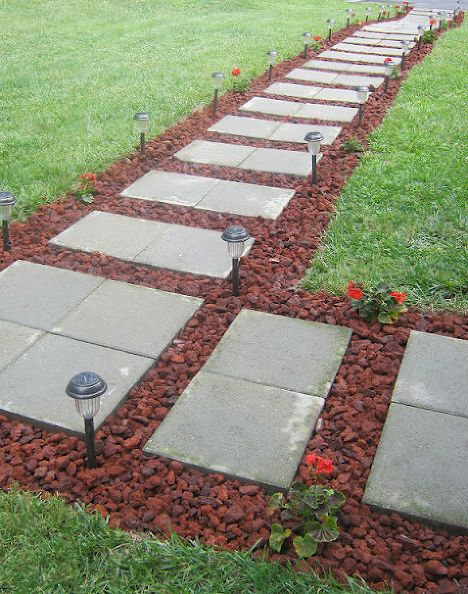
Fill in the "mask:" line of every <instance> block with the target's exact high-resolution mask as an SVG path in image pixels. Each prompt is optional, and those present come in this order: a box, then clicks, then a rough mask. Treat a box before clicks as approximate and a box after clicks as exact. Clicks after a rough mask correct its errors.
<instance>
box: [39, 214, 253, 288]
mask: <svg viewBox="0 0 468 594" xmlns="http://www.w3.org/2000/svg"><path fill="white" fill-rule="evenodd" d="M141 223H144V224H145V229H146V231H147V233H146V237H145V240H144V241H143V242H142V243H141V245H140V249H139V251H138V252H137V253H135V252H134V251H133V250H132V252H131V253H129V254H128V255H127V256H122V255H121V254H122V250H121V249H120V246H121V242H122V241H123V240H124V238H125V236H124V238H122V233H125V234H126V235H129V236H130V237H133V236H134V235H136V234H138V232H139V230H140V225H141ZM50 243H51V244H52V245H56V246H61V247H65V248H68V249H72V250H80V251H83V252H95V251H98V252H101V253H102V254H107V255H109V256H112V257H114V258H119V259H121V260H127V261H130V262H135V263H138V264H145V265H147V266H152V267H156V268H167V269H169V270H177V271H180V272H189V273H191V274H201V275H207V276H212V277H217V278H226V277H227V276H228V275H229V273H230V272H231V268H232V262H231V259H230V257H229V255H228V253H227V249H226V246H225V244H224V242H223V241H222V239H221V233H220V232H218V231H211V230H208V229H199V228H196V227H185V226H183V225H172V224H170V223H162V222H159V221H147V220H144V219H135V218H134V217H127V216H122V215H117V214H113V213H108V212H99V211H93V212H91V213H90V214H88V215H87V216H85V217H83V218H82V219H81V220H79V221H78V222H76V223H75V224H74V225H72V226H71V227H69V228H68V229H66V230H65V231H63V232H62V233H60V234H59V235H57V236H56V237H54V238H53V239H51V241H50ZM252 243H253V240H249V242H247V245H248V248H249V249H250V246H251V245H252ZM114 246H115V249H114Z"/></svg>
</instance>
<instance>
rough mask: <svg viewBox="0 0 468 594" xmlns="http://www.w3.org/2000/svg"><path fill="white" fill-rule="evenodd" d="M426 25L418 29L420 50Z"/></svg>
mask: <svg viewBox="0 0 468 594" xmlns="http://www.w3.org/2000/svg"><path fill="white" fill-rule="evenodd" d="M424 31H425V28H424V25H419V27H418V49H421V42H422V37H423V35H424Z"/></svg>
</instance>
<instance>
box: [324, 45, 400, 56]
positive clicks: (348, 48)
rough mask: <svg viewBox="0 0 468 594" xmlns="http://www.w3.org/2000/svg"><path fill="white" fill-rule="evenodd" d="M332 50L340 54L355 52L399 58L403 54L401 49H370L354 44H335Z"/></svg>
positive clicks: (370, 47)
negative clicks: (340, 52)
mask: <svg viewBox="0 0 468 594" xmlns="http://www.w3.org/2000/svg"><path fill="white" fill-rule="evenodd" d="M332 49H333V50H338V51H342V52H357V53H363V54H377V55H378V54H384V55H385V56H401V55H402V54H403V50H402V49H398V48H392V47H382V46H379V47H372V46H368V45H359V44H355V43H337V44H336V45H334V46H333V48H332Z"/></svg>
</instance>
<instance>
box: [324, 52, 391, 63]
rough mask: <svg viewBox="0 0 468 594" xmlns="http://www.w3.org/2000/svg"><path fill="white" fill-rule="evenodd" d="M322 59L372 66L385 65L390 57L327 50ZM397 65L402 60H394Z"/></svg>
mask: <svg viewBox="0 0 468 594" xmlns="http://www.w3.org/2000/svg"><path fill="white" fill-rule="evenodd" d="M320 57H322V58H327V59H331V60H342V61H345V62H368V63H370V64H383V63H384V62H385V59H386V58H388V56H382V55H379V56H374V55H369V54H364V53H359V54H353V53H351V52H337V51H334V50H326V51H324V52H322V53H321V54H320ZM393 61H394V63H395V64H399V63H400V61H401V60H400V58H394V59H393Z"/></svg>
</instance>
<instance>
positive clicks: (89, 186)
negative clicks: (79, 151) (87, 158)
mask: <svg viewBox="0 0 468 594" xmlns="http://www.w3.org/2000/svg"><path fill="white" fill-rule="evenodd" d="M95 183H96V175H95V174H94V173H93V172H90V173H82V174H81V176H80V182H79V184H78V187H77V188H76V190H75V196H76V197H77V198H79V199H80V200H81V201H82V202H84V203H86V204H91V202H92V201H93V200H94V196H93V195H94V193H95V192H96V188H95V187H94V185H95Z"/></svg>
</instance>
